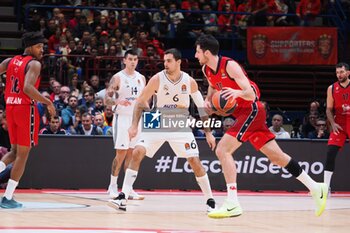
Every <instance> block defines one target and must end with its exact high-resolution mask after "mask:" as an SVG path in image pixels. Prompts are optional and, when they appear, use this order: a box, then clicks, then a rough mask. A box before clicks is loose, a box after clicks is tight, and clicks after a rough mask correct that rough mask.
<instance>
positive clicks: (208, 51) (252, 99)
mask: <svg viewBox="0 0 350 233" xmlns="http://www.w3.org/2000/svg"><path fill="white" fill-rule="evenodd" d="M218 52H219V43H218V41H217V40H216V39H215V38H214V37H213V36H211V35H203V36H200V37H199V38H198V39H197V41H196V54H195V57H196V58H197V59H198V61H199V63H200V64H201V65H203V67H202V68H203V73H204V75H205V76H206V78H207V79H208V82H209V84H210V85H209V88H208V95H207V97H206V99H205V107H206V109H207V111H208V112H210V111H211V104H210V100H211V97H212V95H213V94H214V93H215V92H216V91H220V90H223V93H224V96H225V97H226V98H235V99H236V100H237V107H236V109H235V111H234V112H233V114H232V115H233V117H234V118H235V123H234V125H233V126H232V127H231V128H230V129H228V131H227V132H226V133H225V135H224V136H223V137H222V138H221V140H220V142H219V143H218V146H217V148H216V151H215V152H216V155H217V157H218V158H219V160H220V162H221V166H222V171H223V173H224V177H225V181H226V184H227V199H226V200H225V202H224V204H223V205H222V207H221V208H219V209H217V210H214V211H212V212H210V213H208V216H209V217H212V218H225V217H234V216H239V215H241V214H242V208H241V206H240V204H239V202H238V198H237V181H236V179H237V171H236V164H235V162H234V160H233V157H232V154H233V153H234V152H235V151H236V150H237V149H238V148H239V147H240V146H241V144H242V143H243V142H246V141H249V142H250V143H251V144H252V145H253V146H254V147H255V149H257V150H260V151H261V152H262V153H264V154H265V155H266V156H267V157H268V158H269V159H270V160H271V162H272V163H273V164H276V165H279V166H281V167H283V168H285V169H287V170H288V172H290V173H291V174H292V175H293V176H295V177H296V178H297V179H298V180H300V181H301V182H302V183H303V184H304V185H305V186H306V187H307V188H308V189H309V190H310V192H311V194H312V197H313V198H314V200H315V202H316V206H317V208H316V212H315V214H316V215H317V216H319V215H321V214H322V212H323V211H324V208H325V205H326V200H327V194H328V188H327V185H326V184H323V183H322V184H321V183H316V182H315V181H314V180H313V179H311V178H310V176H309V175H308V174H306V172H305V171H303V170H302V168H301V167H300V166H299V164H298V162H296V161H295V160H293V159H292V158H291V157H290V156H289V155H287V154H286V153H284V152H283V151H282V150H281V148H280V147H279V146H278V144H277V143H276V141H275V136H274V135H273V134H272V133H271V132H270V131H269V129H268V128H267V126H266V124H265V122H266V113H265V109H264V107H263V105H262V104H261V102H260V101H259V97H260V91H259V88H258V86H257V85H256V84H255V83H254V82H252V81H251V80H249V78H248V77H247V74H246V73H245V71H244V69H243V68H242V67H241V66H240V65H239V64H238V63H237V62H235V61H234V60H232V59H230V58H227V57H221V56H218Z"/></svg>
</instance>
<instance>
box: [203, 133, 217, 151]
mask: <svg viewBox="0 0 350 233" xmlns="http://www.w3.org/2000/svg"><path fill="white" fill-rule="evenodd" d="M205 138H206V140H207V143H208V145H209V147H210V149H211V150H212V151H214V149H215V147H216V140H215V137H214V135H213V134H212V133H211V132H206V133H205Z"/></svg>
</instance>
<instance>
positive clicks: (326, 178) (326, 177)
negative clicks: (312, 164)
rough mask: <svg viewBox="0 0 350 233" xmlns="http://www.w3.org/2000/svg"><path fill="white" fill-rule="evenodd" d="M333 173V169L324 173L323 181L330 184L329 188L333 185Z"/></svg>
mask: <svg viewBox="0 0 350 233" xmlns="http://www.w3.org/2000/svg"><path fill="white" fill-rule="evenodd" d="M332 175H333V172H331V171H324V173H323V182H325V183H326V184H327V185H328V188H329V187H331V179H332Z"/></svg>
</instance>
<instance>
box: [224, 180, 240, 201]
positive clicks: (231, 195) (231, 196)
mask: <svg viewBox="0 0 350 233" xmlns="http://www.w3.org/2000/svg"><path fill="white" fill-rule="evenodd" d="M226 187H227V200H229V201H230V202H233V203H238V197H237V183H230V184H226Z"/></svg>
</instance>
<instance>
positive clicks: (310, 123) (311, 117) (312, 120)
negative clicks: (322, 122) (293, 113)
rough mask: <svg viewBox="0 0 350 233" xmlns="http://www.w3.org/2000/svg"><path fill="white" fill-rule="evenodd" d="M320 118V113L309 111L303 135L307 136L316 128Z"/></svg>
mask: <svg viewBox="0 0 350 233" xmlns="http://www.w3.org/2000/svg"><path fill="white" fill-rule="evenodd" d="M317 118H318V113H316V112H314V113H309V114H308V115H306V117H305V122H304V124H303V125H302V128H301V132H302V135H301V136H302V137H303V138H306V137H307V136H308V135H309V133H310V132H312V131H315V130H316V120H317Z"/></svg>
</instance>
